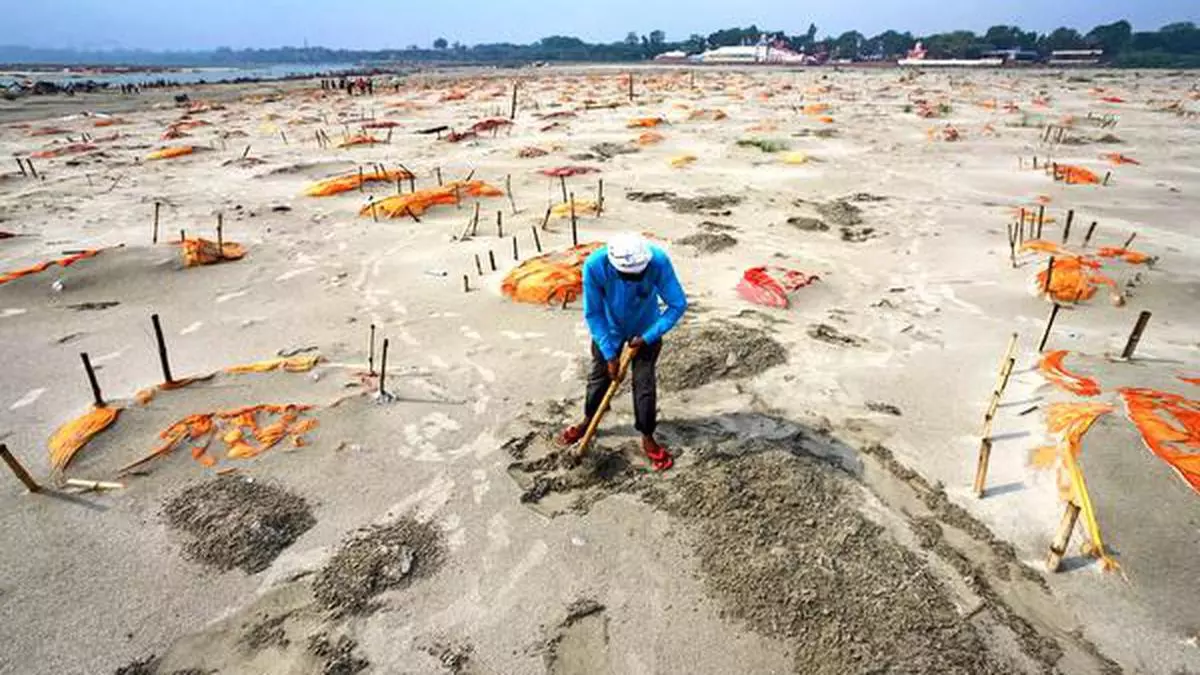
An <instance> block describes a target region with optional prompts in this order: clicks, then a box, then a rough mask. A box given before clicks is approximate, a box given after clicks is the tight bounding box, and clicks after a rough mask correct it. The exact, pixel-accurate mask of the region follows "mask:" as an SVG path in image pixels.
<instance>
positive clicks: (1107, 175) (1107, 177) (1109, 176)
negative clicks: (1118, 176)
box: [1103, 171, 1112, 185]
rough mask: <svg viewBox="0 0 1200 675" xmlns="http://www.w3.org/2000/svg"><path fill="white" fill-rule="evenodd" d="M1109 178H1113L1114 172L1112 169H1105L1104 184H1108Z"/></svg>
mask: <svg viewBox="0 0 1200 675" xmlns="http://www.w3.org/2000/svg"><path fill="white" fill-rule="evenodd" d="M1109 178H1112V172H1111V171H1105V172H1104V183H1103V185H1108V179H1109Z"/></svg>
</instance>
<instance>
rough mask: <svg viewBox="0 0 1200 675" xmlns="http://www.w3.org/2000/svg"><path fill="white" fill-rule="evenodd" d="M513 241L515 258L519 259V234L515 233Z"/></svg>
mask: <svg viewBox="0 0 1200 675" xmlns="http://www.w3.org/2000/svg"><path fill="white" fill-rule="evenodd" d="M512 241H513V260H518V261H519V260H520V259H521V253H520V251H519V250H518V249H517V235H515V234H514V235H513V237H512Z"/></svg>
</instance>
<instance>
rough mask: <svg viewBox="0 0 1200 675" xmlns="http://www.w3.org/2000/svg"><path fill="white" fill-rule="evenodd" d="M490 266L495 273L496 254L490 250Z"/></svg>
mask: <svg viewBox="0 0 1200 675" xmlns="http://www.w3.org/2000/svg"><path fill="white" fill-rule="evenodd" d="M488 265H491V267H492V271H493V272H495V271H496V254H495V253H493V252H492V249H490V248H489V249H488Z"/></svg>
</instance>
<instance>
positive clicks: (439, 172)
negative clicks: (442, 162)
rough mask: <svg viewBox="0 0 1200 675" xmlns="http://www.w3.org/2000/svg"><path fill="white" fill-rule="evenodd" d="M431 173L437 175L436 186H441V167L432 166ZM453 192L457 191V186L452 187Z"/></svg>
mask: <svg viewBox="0 0 1200 675" xmlns="http://www.w3.org/2000/svg"><path fill="white" fill-rule="evenodd" d="M433 173H434V175H436V176H437V182H438V187H441V186H442V167H440V166H437V167H434V168H433ZM454 192H455V193H457V192H458V188H457V187H456V188H455V189H454Z"/></svg>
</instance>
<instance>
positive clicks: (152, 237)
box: [150, 202, 162, 244]
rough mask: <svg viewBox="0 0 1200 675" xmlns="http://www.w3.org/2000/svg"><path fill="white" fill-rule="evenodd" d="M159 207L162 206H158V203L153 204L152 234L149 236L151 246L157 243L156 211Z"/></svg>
mask: <svg viewBox="0 0 1200 675" xmlns="http://www.w3.org/2000/svg"><path fill="white" fill-rule="evenodd" d="M161 206H162V204H160V203H158V202H154V234H152V235H151V236H150V243H151V244H157V243H158V209H159V207H161Z"/></svg>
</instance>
